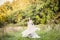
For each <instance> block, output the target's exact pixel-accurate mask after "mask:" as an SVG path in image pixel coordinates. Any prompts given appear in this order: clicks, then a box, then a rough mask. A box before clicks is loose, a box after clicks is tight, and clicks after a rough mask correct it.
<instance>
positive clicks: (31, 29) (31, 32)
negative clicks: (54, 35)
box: [22, 18, 40, 38]
mask: <svg viewBox="0 0 60 40" xmlns="http://www.w3.org/2000/svg"><path fill="white" fill-rule="evenodd" d="M38 29H39V28H37V27H35V25H34V24H33V22H32V20H31V19H30V18H29V21H28V22H27V29H26V30H25V31H23V32H22V37H31V38H40V36H38V35H37V34H36V30H38Z"/></svg>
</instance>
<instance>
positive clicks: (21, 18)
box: [0, 0, 60, 26]
mask: <svg viewBox="0 0 60 40" xmlns="http://www.w3.org/2000/svg"><path fill="white" fill-rule="evenodd" d="M59 2H60V1H59V0H17V1H13V2H12V3H9V2H8V1H7V2H6V3H4V4H3V5H1V6H0V25H1V26H2V25H4V24H5V25H6V24H9V23H13V24H20V25H26V22H27V20H28V18H29V17H31V19H32V20H33V22H34V24H48V23H49V24H51V23H56V24H57V23H60V12H59V11H60V6H59V4H60V3H59Z"/></svg>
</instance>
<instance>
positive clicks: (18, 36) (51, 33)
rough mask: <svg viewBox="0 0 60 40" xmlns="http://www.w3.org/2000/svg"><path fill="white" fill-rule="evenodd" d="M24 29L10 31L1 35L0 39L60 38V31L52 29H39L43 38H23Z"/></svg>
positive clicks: (38, 32) (51, 39) (49, 39)
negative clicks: (44, 30) (47, 30)
mask: <svg viewBox="0 0 60 40" xmlns="http://www.w3.org/2000/svg"><path fill="white" fill-rule="evenodd" d="M21 32H22V31H19V32H10V33H9V34H5V35H4V36H3V37H1V39H0V40H60V32H59V31H55V30H51V31H49V32H43V31H37V34H38V35H40V36H41V38H35V39H34V38H28V37H26V38H23V37H22V35H21Z"/></svg>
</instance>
